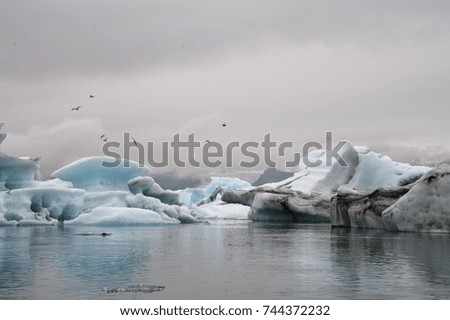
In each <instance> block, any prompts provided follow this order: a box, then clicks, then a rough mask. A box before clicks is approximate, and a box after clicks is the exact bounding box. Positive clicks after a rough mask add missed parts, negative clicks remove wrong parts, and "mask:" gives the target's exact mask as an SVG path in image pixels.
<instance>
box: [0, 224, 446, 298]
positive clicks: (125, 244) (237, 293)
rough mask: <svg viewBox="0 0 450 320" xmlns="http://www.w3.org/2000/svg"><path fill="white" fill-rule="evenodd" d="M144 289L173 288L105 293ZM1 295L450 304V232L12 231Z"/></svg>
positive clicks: (5, 238) (216, 227)
mask: <svg viewBox="0 0 450 320" xmlns="http://www.w3.org/2000/svg"><path fill="white" fill-rule="evenodd" d="M102 232H108V233H111V235H110V236H107V237H101V236H99V235H92V236H84V235H81V234H82V233H98V234H100V233H102ZM138 284H144V285H162V286H165V289H164V290H163V291H161V292H152V293H124V292H119V293H107V292H106V291H102V288H124V287H126V286H130V285H138ZM0 298H1V299H92V298H94V299H450V236H449V235H445V234H415V233H388V232H382V231H364V230H342V229H331V228H330V226H329V225H327V224H318V225H317V224H316V225H304V224H280V223H256V222H248V221H239V222H238V221H221V222H212V223H211V224H196V225H177V226H155V227H137V228H135V227H133V228H129V227H123V228H98V227H64V228H63V229H62V228H57V227H3V228H0Z"/></svg>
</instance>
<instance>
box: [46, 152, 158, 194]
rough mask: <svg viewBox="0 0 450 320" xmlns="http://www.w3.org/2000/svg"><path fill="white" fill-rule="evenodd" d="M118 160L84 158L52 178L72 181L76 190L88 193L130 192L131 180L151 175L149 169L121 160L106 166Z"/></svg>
mask: <svg viewBox="0 0 450 320" xmlns="http://www.w3.org/2000/svg"><path fill="white" fill-rule="evenodd" d="M116 160H117V159H114V158H111V157H88V158H83V159H80V160H77V161H74V162H72V163H71V164H69V165H67V166H65V167H63V168H61V169H59V170H56V171H55V172H53V174H52V177H53V178H59V179H61V180H64V181H70V182H72V184H73V186H74V187H75V188H80V189H84V190H86V191H129V189H128V181H129V180H131V179H133V178H136V177H139V176H148V175H149V174H150V168H149V167H146V166H139V164H138V163H137V162H134V161H126V160H121V161H120V164H118V165H117V166H115V167H112V168H109V167H107V166H106V165H105V164H107V163H112V162H114V161H116Z"/></svg>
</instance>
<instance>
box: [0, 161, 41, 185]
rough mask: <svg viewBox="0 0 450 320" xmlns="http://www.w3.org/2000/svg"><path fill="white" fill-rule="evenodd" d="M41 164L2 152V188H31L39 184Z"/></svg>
mask: <svg viewBox="0 0 450 320" xmlns="http://www.w3.org/2000/svg"><path fill="white" fill-rule="evenodd" d="M38 170H39V165H38V164H36V163H35V162H34V161H30V160H24V159H19V158H15V157H10V156H7V155H5V154H3V153H0V190H7V189H18V188H29V187H34V186H36V185H37V183H36V181H35V177H36V175H37V173H38Z"/></svg>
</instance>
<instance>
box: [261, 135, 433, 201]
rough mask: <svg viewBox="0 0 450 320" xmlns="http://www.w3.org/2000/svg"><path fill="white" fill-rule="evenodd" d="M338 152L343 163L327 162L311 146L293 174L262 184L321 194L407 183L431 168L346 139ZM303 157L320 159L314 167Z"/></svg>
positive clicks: (320, 153) (321, 152)
mask: <svg viewBox="0 0 450 320" xmlns="http://www.w3.org/2000/svg"><path fill="white" fill-rule="evenodd" d="M338 154H339V156H341V158H342V159H343V160H344V161H345V163H346V164H347V166H341V165H340V164H339V163H338V162H337V161H336V159H334V158H333V159H332V162H331V165H330V166H328V165H327V163H326V151H325V150H314V151H312V152H310V153H309V154H308V155H307V156H305V157H304V158H303V159H302V161H301V163H300V165H299V171H298V172H296V173H295V174H294V176H293V177H290V178H288V179H286V180H283V181H280V182H277V183H270V184H266V185H264V186H266V187H271V188H288V189H291V190H296V191H301V192H303V193H313V192H316V193H322V194H324V193H328V194H333V193H335V192H336V191H337V189H339V188H348V189H353V188H354V189H358V190H375V189H377V188H379V187H391V186H402V185H405V184H408V183H411V182H413V181H415V180H417V179H419V178H420V177H421V176H422V175H423V174H424V173H425V172H427V171H429V170H430V169H431V168H429V167H423V166H412V165H409V164H406V163H399V162H395V161H393V160H392V159H391V158H389V157H388V156H382V155H380V154H378V153H375V152H373V151H370V150H369V149H368V148H366V147H354V146H353V145H352V144H351V143H350V142H349V141H346V142H345V144H344V145H343V147H342V148H341V149H340V150H339V151H338ZM306 158H307V159H308V161H309V162H316V161H321V164H320V165H319V166H316V167H310V166H307V165H306V164H305V162H306Z"/></svg>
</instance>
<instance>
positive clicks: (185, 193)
mask: <svg viewBox="0 0 450 320" xmlns="http://www.w3.org/2000/svg"><path fill="white" fill-rule="evenodd" d="M218 187H220V188H221V189H220V191H221V193H223V192H224V191H225V190H242V189H246V188H250V187H251V184H250V183H249V182H247V181H244V180H241V179H238V178H227V177H225V178H222V177H212V178H211V182H210V183H209V184H208V185H207V186H206V187H205V188H187V189H185V190H182V191H181V192H180V201H181V202H182V203H183V204H184V205H186V206H191V205H193V204H197V203H199V202H200V201H201V200H203V199H206V198H209V196H210V195H211V194H212V193H213V192H214V191H215V190H217V188H218ZM206 202H207V201H206Z"/></svg>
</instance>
